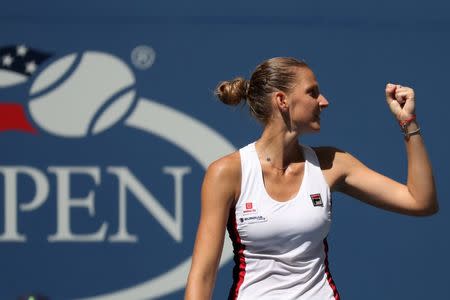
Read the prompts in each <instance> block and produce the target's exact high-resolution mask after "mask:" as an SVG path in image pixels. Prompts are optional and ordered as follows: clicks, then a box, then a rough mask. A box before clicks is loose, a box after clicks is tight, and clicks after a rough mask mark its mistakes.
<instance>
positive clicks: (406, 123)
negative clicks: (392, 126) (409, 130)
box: [398, 114, 416, 128]
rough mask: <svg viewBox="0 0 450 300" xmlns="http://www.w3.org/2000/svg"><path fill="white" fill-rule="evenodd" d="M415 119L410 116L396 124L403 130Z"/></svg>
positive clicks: (414, 116)
mask: <svg viewBox="0 0 450 300" xmlns="http://www.w3.org/2000/svg"><path fill="white" fill-rule="evenodd" d="M415 119H416V115H415V114H414V115H412V116H411V117H409V118H407V119H405V120H400V121H398V124H400V127H402V128H404V127H406V126H408V125H409V124H410V123H411V122H412V121H414V120H415Z"/></svg>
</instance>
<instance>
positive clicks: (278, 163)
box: [185, 57, 438, 300]
mask: <svg viewBox="0 0 450 300" xmlns="http://www.w3.org/2000/svg"><path fill="white" fill-rule="evenodd" d="M385 92H386V101H387V104H388V106H389V108H390V110H391V112H392V113H393V115H394V117H395V118H396V120H397V121H398V122H399V124H400V127H401V129H402V131H403V136H404V140H405V146H406V153H407V158H408V170H407V172H408V178H407V182H406V184H403V183H399V182H396V181H394V180H392V179H390V178H388V177H385V176H383V175H381V174H379V173H377V172H375V171H373V170H371V169H369V168H368V167H366V166H365V165H364V164H363V163H361V162H360V161H359V160H358V159H356V158H355V157H354V156H352V155H351V154H349V153H347V152H345V151H342V150H339V149H336V148H333V147H319V148H311V147H308V146H306V145H302V144H301V143H299V137H301V136H302V134H304V133H311V132H318V131H319V130H320V113H321V112H322V111H323V110H324V109H325V108H326V107H327V106H328V100H327V99H326V98H325V97H324V96H323V95H322V94H321V93H320V90H319V85H318V83H317V80H316V77H315V76H314V73H313V72H312V71H311V69H310V68H309V67H308V66H307V65H306V64H305V63H304V62H301V61H298V60H296V59H294V58H284V57H277V58H272V59H269V60H267V61H265V62H263V63H262V64H261V65H259V66H258V67H257V68H256V70H255V71H254V73H253V74H252V76H251V78H250V80H245V79H243V78H236V79H234V80H231V81H224V82H222V83H220V84H219V86H218V87H217V90H216V94H217V96H218V97H219V99H220V100H221V101H222V102H224V103H225V104H229V105H237V104H239V103H240V102H241V101H242V100H244V101H246V103H247V104H248V106H249V108H250V111H251V113H252V114H253V116H254V117H256V118H257V119H258V120H259V121H260V122H261V123H262V124H263V126H264V130H263V133H262V135H261V137H260V138H259V139H258V140H257V141H256V142H253V143H250V144H249V145H247V146H245V147H243V148H241V149H240V150H239V151H237V152H235V153H232V154H229V155H227V156H225V157H222V158H220V159H218V160H217V161H215V162H213V163H212V164H211V165H210V166H209V168H208V170H207V172H206V175H205V178H204V182H203V186H202V200H201V216H200V223H199V227H198V232H197V238H196V242H195V246H194V253H193V259H192V266H191V270H190V273H189V278H188V283H187V287H186V294H185V299H188V300H202V299H210V298H211V296H212V291H213V288H214V282H215V278H216V272H217V268H218V264H219V259H220V256H221V251H222V247H223V242H224V234H225V228H227V229H228V232H229V236H230V238H231V240H232V242H233V246H234V254H235V259H234V260H235V264H236V265H235V267H234V271H233V278H234V281H233V284H232V286H231V288H230V293H229V295H228V299H243V300H253V299H258V300H266V299H271V300H273V299H282V300H288V299H320V300H322V299H339V293H338V290H337V288H336V286H335V284H334V281H333V279H332V277H331V273H330V270H329V266H328V259H327V251H328V246H327V241H326V237H327V234H328V231H329V228H330V223H331V192H333V191H339V192H342V193H345V194H347V195H350V196H352V197H355V198H357V199H360V200H362V201H364V202H366V203H368V204H371V205H373V206H376V207H379V208H383V209H386V210H390V211H395V212H398V213H401V214H407V215H415V216H424V215H431V214H434V213H436V212H437V211H438V203H437V200H436V190H435V184H434V179H433V173H432V169H431V164H430V160H429V159H428V156H427V152H426V149H425V145H424V142H423V139H422V137H421V134H420V128H419V125H418V123H417V120H416V115H415V97H414V90H413V89H412V88H409V87H405V86H401V85H399V84H391V83H388V84H387V85H386V90H385ZM223 298H225V295H224V297H223Z"/></svg>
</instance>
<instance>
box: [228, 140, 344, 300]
mask: <svg viewBox="0 0 450 300" xmlns="http://www.w3.org/2000/svg"><path fill="white" fill-rule="evenodd" d="M301 147H302V150H303V154H304V157H305V168H304V175H303V179H302V182H301V185H300V189H299V191H298V193H297V195H296V196H295V197H294V198H292V199H290V200H288V201H285V202H280V201H277V200H274V199H273V198H271V197H270V196H269V194H268V193H267V191H266V189H265V186H264V182H263V175H262V169H261V164H260V162H259V158H258V154H257V152H256V149H255V143H252V144H249V145H248V146H246V147H244V148H242V149H240V150H239V152H240V156H241V168H242V181H241V194H240V197H239V199H238V201H237V203H236V206H235V207H234V208H233V209H232V210H231V212H230V217H229V220H228V226H227V228H228V232H229V235H230V238H231V240H232V242H233V247H234V254H235V255H234V261H235V264H236V265H235V267H234V270H233V285H232V287H231V289H230V294H229V297H228V299H233V300H234V299H241V300H253V299H257V300H269V299H270V300H290V299H318V300H328V299H339V294H338V291H337V289H336V286H335V285H334V282H333V279H332V278H331V274H330V271H329V268H328V259H327V251H328V246H327V242H326V237H327V234H328V231H329V229H330V224H331V195H330V188H329V186H328V184H327V182H326V181H325V178H324V176H323V173H322V170H321V169H320V165H319V161H318V159H317V156H316V154H315V152H314V150H313V149H311V148H310V147H307V146H303V145H302V146H301Z"/></svg>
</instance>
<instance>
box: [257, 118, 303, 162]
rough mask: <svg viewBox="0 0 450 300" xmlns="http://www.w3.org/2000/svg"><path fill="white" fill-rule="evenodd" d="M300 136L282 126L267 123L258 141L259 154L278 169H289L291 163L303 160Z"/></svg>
mask: <svg viewBox="0 0 450 300" xmlns="http://www.w3.org/2000/svg"><path fill="white" fill-rule="evenodd" d="M298 136H299V135H298V133H296V132H292V131H288V130H286V128H283V127H281V126H279V127H278V126H273V125H272V126H271V125H267V126H266V127H265V128H264V131H263V133H262V135H261V137H260V139H259V140H258V141H257V142H256V150H257V152H258V155H259V156H260V158H262V159H263V160H266V161H268V162H269V163H270V164H271V165H272V166H273V167H274V168H276V169H280V170H283V169H287V168H288V167H289V165H290V164H291V163H293V162H299V161H302V160H303V157H302V156H303V155H302V151H301V147H300V145H299V143H298Z"/></svg>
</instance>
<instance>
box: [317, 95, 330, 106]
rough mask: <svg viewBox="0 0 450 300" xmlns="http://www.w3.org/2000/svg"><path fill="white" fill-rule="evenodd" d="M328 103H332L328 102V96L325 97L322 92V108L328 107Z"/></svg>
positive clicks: (320, 98)
mask: <svg viewBox="0 0 450 300" xmlns="http://www.w3.org/2000/svg"><path fill="white" fill-rule="evenodd" d="M328 104H330V103H329V102H328V100H327V98H325V97H324V95H322V94H320V96H319V106H320V109H324V108H327V107H328Z"/></svg>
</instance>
